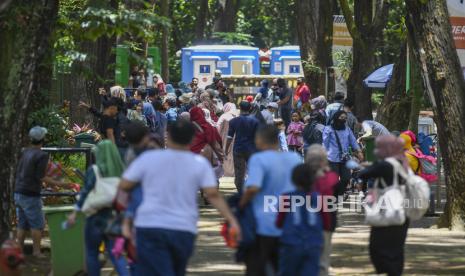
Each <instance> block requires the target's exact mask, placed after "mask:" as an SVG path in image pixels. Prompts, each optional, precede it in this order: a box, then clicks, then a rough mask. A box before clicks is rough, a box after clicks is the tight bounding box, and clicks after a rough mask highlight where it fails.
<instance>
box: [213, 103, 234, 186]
mask: <svg viewBox="0 0 465 276" xmlns="http://www.w3.org/2000/svg"><path fill="white" fill-rule="evenodd" d="M223 112H224V113H223V114H222V115H221V116H220V118H219V119H218V123H217V127H218V131H219V132H220V136H221V140H222V142H223V145H226V142H227V139H228V130H229V121H231V120H232V119H233V118H235V117H237V116H239V112H238V110H237V108H236V105H235V104H233V103H226V104H225V105H224V107H223ZM223 150H225V149H223ZM223 169H224V176H231V177H232V176H234V163H233V154H232V152H229V154H228V156H226V157H225V160H224V163H223Z"/></svg>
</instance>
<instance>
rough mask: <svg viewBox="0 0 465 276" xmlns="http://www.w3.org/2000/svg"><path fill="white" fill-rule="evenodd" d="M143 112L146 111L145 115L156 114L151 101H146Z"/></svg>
mask: <svg viewBox="0 0 465 276" xmlns="http://www.w3.org/2000/svg"><path fill="white" fill-rule="evenodd" d="M142 112H143V113H144V115H145V117H151V116H155V109H154V108H153V105H152V104H151V103H144V106H143V108H142Z"/></svg>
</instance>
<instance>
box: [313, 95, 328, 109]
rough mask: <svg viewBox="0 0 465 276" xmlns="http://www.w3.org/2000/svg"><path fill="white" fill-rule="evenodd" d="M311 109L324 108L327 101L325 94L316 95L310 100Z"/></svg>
mask: <svg viewBox="0 0 465 276" xmlns="http://www.w3.org/2000/svg"><path fill="white" fill-rule="evenodd" d="M311 103H312V109H313V110H320V109H325V108H326V105H327V104H328V102H327V101H326V98H325V96H318V97H316V98H314V99H312V101H311Z"/></svg>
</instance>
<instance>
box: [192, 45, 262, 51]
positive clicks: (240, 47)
mask: <svg viewBox="0 0 465 276" xmlns="http://www.w3.org/2000/svg"><path fill="white" fill-rule="evenodd" d="M183 50H193V51H204V50H205V51H211V50H254V51H257V52H258V48H257V47H251V46H244V45H196V46H191V47H186V48H183Z"/></svg>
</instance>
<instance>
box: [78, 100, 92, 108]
mask: <svg viewBox="0 0 465 276" xmlns="http://www.w3.org/2000/svg"><path fill="white" fill-rule="evenodd" d="M79 107H82V108H90V105H89V104H88V103H86V102H83V101H79Z"/></svg>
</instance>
